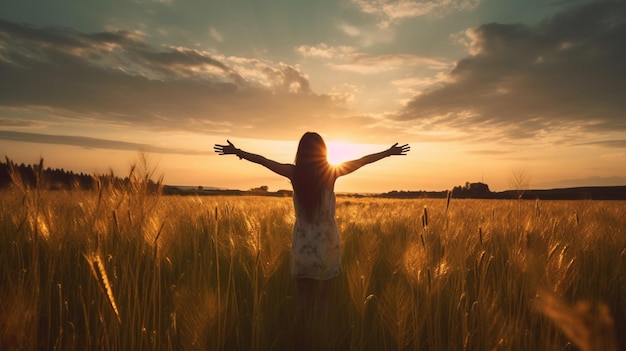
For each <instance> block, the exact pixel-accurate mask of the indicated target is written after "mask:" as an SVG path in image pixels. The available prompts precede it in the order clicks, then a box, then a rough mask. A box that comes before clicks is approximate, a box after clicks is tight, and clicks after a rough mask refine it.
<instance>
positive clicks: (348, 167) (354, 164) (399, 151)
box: [337, 143, 411, 177]
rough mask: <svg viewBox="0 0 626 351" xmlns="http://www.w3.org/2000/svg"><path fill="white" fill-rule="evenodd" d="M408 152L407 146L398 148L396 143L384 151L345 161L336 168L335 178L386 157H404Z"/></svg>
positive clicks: (409, 148) (408, 147)
mask: <svg viewBox="0 0 626 351" xmlns="http://www.w3.org/2000/svg"><path fill="white" fill-rule="evenodd" d="M409 151H411V147H410V146H409V144H404V145H401V146H398V143H395V144H393V145H392V146H391V147H390V148H389V149H387V150H385V151H381V152H378V153H375V154H371V155H367V156H363V157H361V158H359V159H357V160H352V161H347V162H344V163H342V164H340V165H339V166H337V177H341V176H343V175H346V174H349V173H352V172H354V171H356V170H357V169H359V168H361V167H363V166H365V165H367V164H370V163H373V162H376V161H380V160H382V159H383V158H385V157H388V156H395V155H399V156H405V155H406V153H407V152H409Z"/></svg>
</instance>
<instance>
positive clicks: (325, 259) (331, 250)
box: [291, 189, 341, 280]
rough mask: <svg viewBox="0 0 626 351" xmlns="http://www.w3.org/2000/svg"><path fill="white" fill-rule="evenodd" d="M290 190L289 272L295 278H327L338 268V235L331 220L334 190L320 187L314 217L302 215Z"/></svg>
mask: <svg viewBox="0 0 626 351" xmlns="http://www.w3.org/2000/svg"><path fill="white" fill-rule="evenodd" d="M295 196H296V195H295V194H294V201H293V202H294V207H295V210H296V224H295V226H294V229H293V238H292V244H291V245H292V246H291V275H292V276H293V277H295V278H311V279H318V280H325V279H330V278H333V277H335V276H337V275H338V274H339V273H340V272H341V239H340V237H339V228H338V227H337V222H335V206H336V202H335V193H334V192H333V191H332V190H329V189H324V190H323V191H322V202H321V207H320V209H319V211H318V213H317V214H316V216H315V220H314V221H313V222H312V223H311V222H309V221H307V220H306V219H305V215H304V213H303V212H304V210H303V209H301V208H299V206H298V201H296V197H295Z"/></svg>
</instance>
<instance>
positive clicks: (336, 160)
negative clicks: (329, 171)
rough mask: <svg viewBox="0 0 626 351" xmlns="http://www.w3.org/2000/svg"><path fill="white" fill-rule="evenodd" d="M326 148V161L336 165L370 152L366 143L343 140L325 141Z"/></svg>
mask: <svg viewBox="0 0 626 351" xmlns="http://www.w3.org/2000/svg"><path fill="white" fill-rule="evenodd" d="M326 147H327V149H328V156H327V159H328V163H330V164H331V165H333V166H337V165H339V164H341V163H342V162H346V161H350V160H354V159H357V158H360V157H363V156H365V155H366V154H368V153H371V150H370V148H369V147H368V146H367V145H362V144H354V143H350V142H344V141H331V142H328V143H326Z"/></svg>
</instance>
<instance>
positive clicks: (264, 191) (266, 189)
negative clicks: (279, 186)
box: [250, 185, 269, 193]
mask: <svg viewBox="0 0 626 351" xmlns="http://www.w3.org/2000/svg"><path fill="white" fill-rule="evenodd" d="M268 190H269V187H268V186H267V185H261V186H260V187H258V188H252V189H250V191H255V192H262V193H266V192H267V191H268Z"/></svg>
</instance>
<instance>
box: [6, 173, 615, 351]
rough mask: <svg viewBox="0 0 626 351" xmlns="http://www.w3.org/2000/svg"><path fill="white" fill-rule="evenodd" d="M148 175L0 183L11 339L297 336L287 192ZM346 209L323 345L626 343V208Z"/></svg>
mask: <svg viewBox="0 0 626 351" xmlns="http://www.w3.org/2000/svg"><path fill="white" fill-rule="evenodd" d="M133 172H135V171H133ZM136 172H137V174H136V176H132V175H133V174H132V173H131V177H130V179H131V181H130V182H129V183H128V184H126V185H125V186H123V187H120V186H119V184H118V185H115V184H111V182H108V183H107V182H106V181H104V180H103V181H102V182H101V184H100V185H99V187H98V189H97V190H96V191H93V192H85V191H78V190H77V191H66V192H62V191H48V190H46V188H45V187H44V186H36V187H35V188H28V187H26V186H21V185H20V184H19V182H17V183H16V184H17V185H16V186H14V187H13V188H12V189H9V190H5V191H3V192H2V193H0V283H1V287H2V288H1V290H0V349H3V350H17V349H19V350H35V349H58V350H85V349H107V350H118V349H119V350H141V349H150V350H151V349H159V350H163V349H165V350H169V349H175V350H181V349H184V350H194V349H197V350H231V349H239V350H284V349H290V348H297V347H299V346H300V345H297V344H296V338H295V337H294V335H296V334H297V332H298V331H296V330H295V325H296V324H295V323H294V315H293V314H294V312H295V291H296V288H295V282H294V281H293V279H292V278H290V273H289V272H290V268H289V261H290V259H289V255H290V253H289V252H290V251H289V250H290V242H291V230H292V226H293V222H294V214H293V209H292V204H291V199H289V198H269V197H174V196H171V197H162V196H160V195H158V193H154V192H153V191H150V189H149V187H147V186H146V184H147V183H146V179H147V178H146V176H145V174H142V173H141V172H140V171H139V170H137V171H136ZM44 181H45V180H43V179H42V180H41V182H44ZM39 184H41V183H39ZM337 221H338V224H339V226H340V230H341V233H342V240H343V261H344V272H343V273H342V274H341V275H340V276H339V278H337V279H336V280H335V283H334V286H333V291H332V295H331V297H332V301H331V309H330V311H331V312H330V315H329V316H328V319H327V320H325V321H324V323H323V325H316V326H314V328H312V330H310V332H311V333H313V334H315V335H316V338H314V339H313V340H323V341H324V342H323V345H324V347H325V348H328V349H335V350H405V349H406V350H488V349H498V350H556V349H576V348H577V349H581V350H598V349H603V350H611V349H613V350H617V349H619V348H621V349H624V348H625V347H626V343H625V340H624V337H623V336H620V335H621V334H620V333H616V331H623V330H625V329H626V301H625V300H624V296H626V233H625V232H624V231H625V228H626V203H624V202H595V201H561V202H547V201H546V202H541V201H539V202H535V201H522V200H511V201H490V200H458V199H451V200H428V199H419V200H383V199H348V198H346V199H341V198H340V199H339V200H338V208H337Z"/></svg>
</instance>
